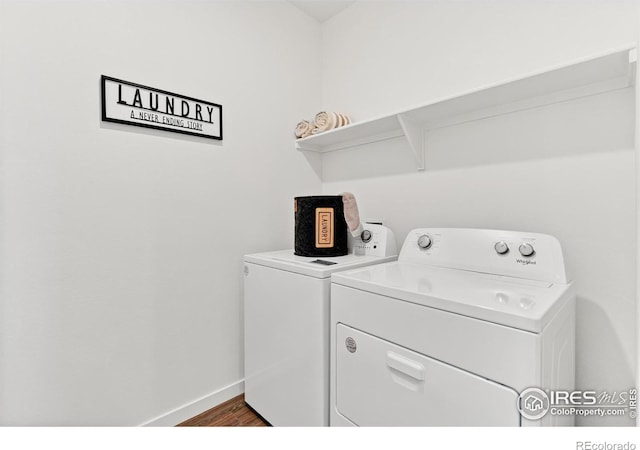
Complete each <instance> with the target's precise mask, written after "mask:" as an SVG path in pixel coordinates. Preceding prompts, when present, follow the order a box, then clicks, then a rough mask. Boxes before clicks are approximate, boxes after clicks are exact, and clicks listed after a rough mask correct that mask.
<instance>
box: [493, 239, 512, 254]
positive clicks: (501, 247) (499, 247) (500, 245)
mask: <svg viewBox="0 0 640 450" xmlns="http://www.w3.org/2000/svg"><path fill="white" fill-rule="evenodd" d="M493 248H495V249H496V253H498V255H504V254H506V253H509V245H507V243H506V242H505V241H500V242H496V245H494V246H493Z"/></svg>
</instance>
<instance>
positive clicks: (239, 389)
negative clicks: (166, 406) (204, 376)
mask: <svg viewBox="0 0 640 450" xmlns="http://www.w3.org/2000/svg"><path fill="white" fill-rule="evenodd" d="M243 392H244V380H240V381H236V382H235V383H232V384H230V385H229V386H225V387H223V388H222V389H218V390H217V391H215V392H212V393H210V394H207V395H205V396H204V397H200V398H199V399H197V400H194V401H192V402H191V403H187V404H186V405H183V406H180V407H179V408H176V409H174V410H172V411H169V412H168V413H166V414H163V415H161V416H158V417H156V418H155V419H151V420H149V421H148V422H145V423H143V424H141V425H140V426H141V427H173V426H175V425H177V424H179V423H181V422H184V421H185V420H187V419H190V418H192V417H194V416H197V415H198V414H200V413H202V412H205V411H206V410H208V409H211V408H213V407H214V406H218V405H219V404H220V403H224V402H226V401H227V400H231V399H232V398H233V397H236V396H238V395H240V394H242V393H243Z"/></svg>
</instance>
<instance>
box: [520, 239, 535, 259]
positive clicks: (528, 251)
mask: <svg viewBox="0 0 640 450" xmlns="http://www.w3.org/2000/svg"><path fill="white" fill-rule="evenodd" d="M518 250H520V254H521V255H522V256H532V255H533V254H534V253H535V252H536V250H535V249H534V248H533V245H531V244H529V243H528V242H523V243H522V244H520V247H518Z"/></svg>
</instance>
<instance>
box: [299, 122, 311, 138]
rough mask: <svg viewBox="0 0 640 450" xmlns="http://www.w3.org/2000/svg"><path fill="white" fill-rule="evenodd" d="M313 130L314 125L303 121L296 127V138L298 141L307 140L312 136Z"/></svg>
mask: <svg viewBox="0 0 640 450" xmlns="http://www.w3.org/2000/svg"><path fill="white" fill-rule="evenodd" d="M313 128H314V127H313V124H312V123H311V122H309V121H308V120H302V121H300V122H298V125H296V132H295V134H296V137H297V138H298V139H302V138H306V137H307V136H309V135H311V132H312V131H313Z"/></svg>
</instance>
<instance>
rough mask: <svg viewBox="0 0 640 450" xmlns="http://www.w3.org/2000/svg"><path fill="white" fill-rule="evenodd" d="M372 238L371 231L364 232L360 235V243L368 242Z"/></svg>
mask: <svg viewBox="0 0 640 450" xmlns="http://www.w3.org/2000/svg"><path fill="white" fill-rule="evenodd" d="M372 237H373V234H371V231H369V230H364V231H363V232H362V233H360V239H362V242H364V243H365V244H366V243H367V242H369V241H370V240H371V238H372Z"/></svg>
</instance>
